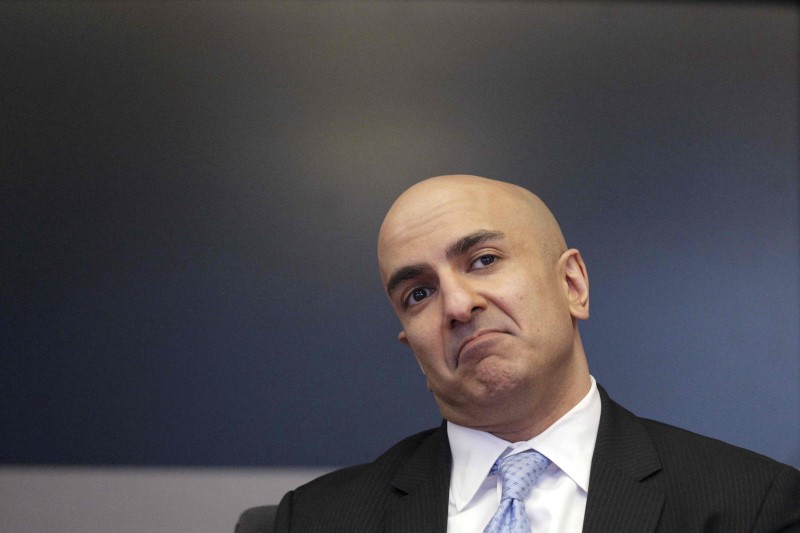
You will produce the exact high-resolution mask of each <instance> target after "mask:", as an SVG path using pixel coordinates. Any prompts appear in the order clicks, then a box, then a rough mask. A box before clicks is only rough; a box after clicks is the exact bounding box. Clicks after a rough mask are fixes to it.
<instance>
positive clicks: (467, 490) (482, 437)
mask: <svg viewBox="0 0 800 533" xmlns="http://www.w3.org/2000/svg"><path fill="white" fill-rule="evenodd" d="M591 382H592V383H591V386H590V388H589V392H588V393H587V394H586V396H584V397H583V399H582V400H581V401H580V402H578V404H577V405H575V407H573V408H572V409H570V410H569V411H568V412H567V413H566V414H565V415H564V416H562V417H561V418H559V419H558V420H557V421H556V422H555V423H553V424H552V425H551V426H550V427H549V428H547V429H546V430H544V431H543V432H542V433H540V434H539V435H536V436H535V437H534V438H532V439H531V440H529V441H525V442H522V443H514V444H512V443H510V442H508V441H505V440H503V439H501V438H499V437H495V436H494V435H492V434H491V433H487V432H485V431H479V430H476V429H471V428H467V427H464V426H459V425H457V424H453V423H452V422H447V437H448V438H449V439H450V450H451V452H452V455H453V467H452V468H453V470H452V474H451V477H450V492H451V496H452V498H453V503H455V506H456V509H458V510H459V511H460V510H462V509H463V508H464V507H465V506H466V505H467V504H468V503H469V502H470V501H471V500H472V498H473V497H475V493H476V492H477V491H478V489H479V488H480V486H481V484H482V483H483V482H484V481H485V480H486V476H488V475H489V471H490V470H491V468H492V465H493V464H494V462H495V461H496V460H497V458H498V457H500V455H501V454H502V453H504V452H505V451H506V450H508V449H512V450H513V451H515V452H516V451H518V450H524V449H528V448H533V449H535V450H536V451H538V452H539V453H541V454H543V455H545V456H546V457H547V458H548V459H550V460H551V461H552V462H553V464H554V465H555V466H556V467H557V468H559V469H560V470H561V471H562V472H564V474H566V475H567V476H569V477H570V478H571V479H572V480H573V481H574V482H575V484H576V485H578V487H580V488H581V490H583V491H584V492H587V491H588V489H589V471H590V469H591V466H592V454H593V453H594V443H595V440H597V428H598V426H599V425H600V394H599V393H598V391H597V383H596V382H595V379H594V378H593V377H592V378H591ZM551 468H552V467H551Z"/></svg>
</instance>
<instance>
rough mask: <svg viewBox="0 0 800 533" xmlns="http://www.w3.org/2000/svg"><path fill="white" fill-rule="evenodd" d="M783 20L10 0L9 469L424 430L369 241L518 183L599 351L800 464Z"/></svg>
mask: <svg viewBox="0 0 800 533" xmlns="http://www.w3.org/2000/svg"><path fill="white" fill-rule="evenodd" d="M798 92H799V90H798V9H797V8H796V7H795V6H794V4H788V3H787V4H782V3H771V4H757V3H753V4H750V3H678V2H674V3H661V4H656V3H649V2H641V3H639V2H619V3H610V2H569V3H557V2H491V3H490V2H429V3H416V2H376V3H361V2H320V3H316V2H303V3H283V2H274V3H259V2H255V3H245V2H87V3H79V2H6V3H2V4H0V105H2V119H1V120H2V122H1V124H2V125H1V126H0V128H1V129H0V134H1V135H2V141H0V147H1V149H2V153H0V173H1V174H0V178H1V179H0V222H1V223H2V225H0V239H1V241H0V242H2V253H0V462H3V463H7V464H8V463H12V464H13V463H18V464H39V463H44V464H118V465H128V464H130V465H337V464H347V463H353V462H361V461H366V460H369V459H371V458H373V457H374V456H376V455H378V454H379V453H380V452H381V451H382V450H383V449H384V448H386V447H388V446H389V445H390V444H391V443H393V442H394V441H396V440H398V439H399V438H400V437H402V436H405V435H407V434H409V433H412V432H415V431H418V430H422V429H425V428H427V427H430V426H432V425H436V424H438V423H439V416H438V413H437V411H436V408H435V406H434V403H433V401H432V398H430V397H429V395H428V393H427V391H426V390H425V384H424V380H423V378H422V376H421V374H420V372H419V370H418V367H417V365H416V362H415V361H414V359H413V357H412V355H411V354H410V352H408V351H407V350H406V349H405V348H404V347H403V346H402V345H400V344H399V343H397V341H396V340H395V339H396V334H397V331H398V325H397V323H396V320H395V318H394V317H393V315H392V313H391V310H390V308H389V305H388V303H387V302H386V301H385V298H384V296H383V294H382V289H381V286H380V282H379V278H378V275H377V269H376V260H375V239H376V236H377V230H378V227H379V224H380V221H381V220H382V217H383V214H384V213H385V211H386V209H387V208H388V206H389V205H390V203H391V201H392V200H393V199H394V197H395V196H396V195H397V194H399V193H400V192H401V191H402V190H403V189H405V188H406V187H407V186H409V185H410V184H412V183H413V182H415V181H418V180H419V179H422V178H426V177H429V176H433V175H437V174H443V173H457V172H464V173H472V174H480V175H486V176H489V177H495V178H500V179H505V180H509V181H513V182H515V183H519V184H521V185H523V186H526V187H528V188H531V189H532V190H534V191H535V192H537V193H538V194H539V195H540V196H541V197H542V198H543V199H544V200H545V201H546V202H547V203H548V204H549V205H550V206H551V208H552V209H553V211H554V212H555V213H556V216H557V217H558V218H559V220H560V221H561V223H562V226H563V229H564V233H565V234H566V237H567V240H568V242H569V244H570V245H571V246H575V247H577V248H579V249H580V250H581V251H582V253H583V256H584V258H585V260H586V262H587V266H588V269H589V274H590V281H591V287H592V318H591V319H590V320H589V321H588V322H587V323H585V324H583V325H582V332H583V337H584V343H585V345H586V349H587V354H588V357H589V362H590V367H591V369H592V373H593V374H594V376H595V377H596V378H597V379H598V381H599V382H600V383H601V384H603V385H604V386H605V387H606V388H607V389H608V390H609V392H610V394H611V395H612V397H614V398H615V399H617V400H618V401H620V402H621V403H623V404H625V405H626V406H628V407H629V408H630V409H632V410H634V411H635V412H636V413H637V414H640V415H643V416H649V417H654V418H659V419H661V420H664V421H667V422H670V423H674V424H678V425H681V426H684V427H687V428H689V429H692V430H694V431H698V432H701V433H705V434H708V435H711V436H714V437H717V438H721V439H723V440H727V441H730V442H732V443H735V444H738V445H741V446H745V447H749V448H753V449H755V450H757V451H760V452H762V453H765V454H768V455H770V456H773V457H775V458H777V459H780V460H782V461H785V462H789V463H792V464H794V465H796V466H800V355H799V353H800V348H799V345H800V341H799V340H798V338H799V336H800V319H799V315H798V304H799V303H800V298H799V289H798V279H799V278H800V276H799V273H798V255H799V254H798V241H799V235H800V229H799V228H800V226H799V222H800V217H799V215H798V150H797V149H798Z"/></svg>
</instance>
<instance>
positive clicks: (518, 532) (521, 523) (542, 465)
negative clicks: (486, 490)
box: [483, 450, 550, 533]
mask: <svg viewBox="0 0 800 533" xmlns="http://www.w3.org/2000/svg"><path fill="white" fill-rule="evenodd" d="M549 464H550V459H548V458H547V457H545V456H544V455H542V454H540V453H539V452H537V451H535V450H528V451H525V452H521V453H518V454H515V455H509V456H507V457H505V458H503V459H498V460H497V461H496V462H495V463H494V466H492V471H491V472H490V474H496V473H498V472H499V474H500V479H501V480H502V483H503V495H502V497H501V498H500V506H499V507H498V508H497V511H496V512H495V513H494V516H493V517H492V519H491V520H490V521H489V524H488V525H487V526H486V528H485V529H484V530H483V533H531V525H530V523H529V522H528V517H527V516H526V515H525V501H524V500H525V497H526V496H527V495H528V493H529V492H530V491H531V485H533V484H534V483H535V482H536V479H537V478H538V477H539V476H540V475H542V472H544V471H545V469H546V468H547V466H548V465H549Z"/></svg>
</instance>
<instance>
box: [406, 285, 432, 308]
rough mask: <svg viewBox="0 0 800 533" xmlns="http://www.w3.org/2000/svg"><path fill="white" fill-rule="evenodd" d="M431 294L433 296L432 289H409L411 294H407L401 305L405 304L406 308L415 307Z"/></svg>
mask: <svg viewBox="0 0 800 533" xmlns="http://www.w3.org/2000/svg"><path fill="white" fill-rule="evenodd" d="M431 294H433V289H429V288H428V287H414V288H413V289H411V292H409V293H408V296H406V299H405V300H404V301H403V303H405V305H406V306H411V305H417V304H419V303H422V301H423V300H424V299H425V298H427V297H428V296H430V295H431Z"/></svg>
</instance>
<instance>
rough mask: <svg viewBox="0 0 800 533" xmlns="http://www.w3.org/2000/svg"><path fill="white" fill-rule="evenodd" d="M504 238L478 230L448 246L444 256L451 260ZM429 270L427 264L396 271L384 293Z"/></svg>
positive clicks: (493, 232)
mask: <svg viewBox="0 0 800 533" xmlns="http://www.w3.org/2000/svg"><path fill="white" fill-rule="evenodd" d="M504 237H505V234H504V233H503V232H501V231H489V230H479V231H476V232H474V233H470V234H469V235H465V236H463V237H461V238H460V239H458V240H457V241H455V242H454V243H452V244H451V245H450V246H448V247H447V251H446V252H445V256H446V257H447V258H448V259H453V258H455V257H458V256H460V255H463V254H465V253H467V252H468V251H469V250H471V249H472V248H473V247H475V246H477V245H479V244H483V243H485V242H487V241H494V240H498V239H502V238H504ZM430 269H431V266H430V265H429V264H428V263H417V264H414V265H408V266H404V267H402V268H399V269H397V270H396V271H395V272H394V273H393V274H392V275H391V276H390V277H389V281H388V283H386V292H387V293H388V294H389V295H390V296H391V294H392V293H393V292H394V290H395V289H396V288H397V286H398V285H400V284H401V283H403V282H404V281H407V280H409V279H414V278H417V277H419V276H421V275H422V274H424V273H425V272H426V271H428V270H430Z"/></svg>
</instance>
